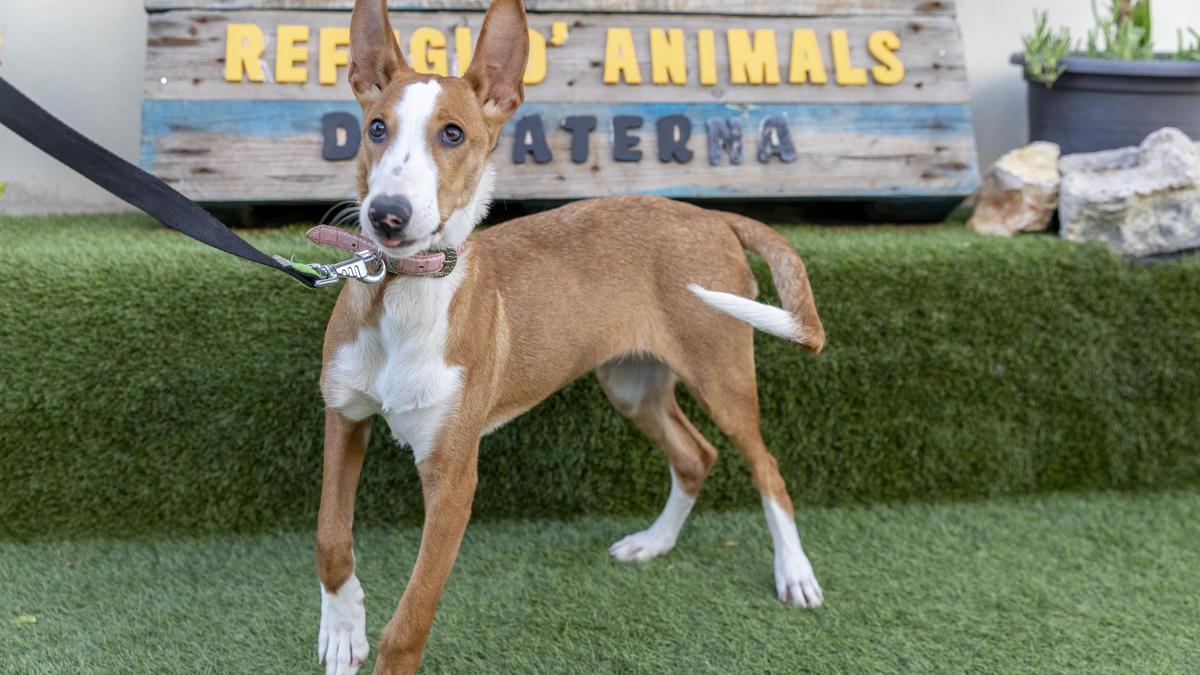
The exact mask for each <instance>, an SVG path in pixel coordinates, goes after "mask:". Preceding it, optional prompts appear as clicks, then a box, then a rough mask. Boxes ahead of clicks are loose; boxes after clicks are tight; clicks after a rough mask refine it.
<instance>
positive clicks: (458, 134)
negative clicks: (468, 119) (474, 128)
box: [442, 124, 467, 148]
mask: <svg viewBox="0 0 1200 675" xmlns="http://www.w3.org/2000/svg"><path fill="white" fill-rule="evenodd" d="M466 138H467V135H466V133H464V132H463V130H462V127H460V126H458V125H457V124H447V125H446V126H445V127H442V144H443V145H446V146H449V147H451V148H453V147H456V146H459V145H462V142H463V141H464V140H466Z"/></svg>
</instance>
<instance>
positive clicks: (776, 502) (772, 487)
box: [677, 328, 823, 607]
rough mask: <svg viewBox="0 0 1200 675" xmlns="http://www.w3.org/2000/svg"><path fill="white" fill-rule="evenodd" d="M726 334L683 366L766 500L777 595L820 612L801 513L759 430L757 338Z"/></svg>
mask: <svg viewBox="0 0 1200 675" xmlns="http://www.w3.org/2000/svg"><path fill="white" fill-rule="evenodd" d="M739 330H742V331H743V333H742V335H744V337H742V336H740V335H738V334H736V333H733V331H732V330H731V331H726V333H725V336H727V337H728V339H726V340H714V341H707V342H701V341H691V342H690V344H689V347H690V348H689V351H688V353H686V360H685V362H683V363H679V364H678V368H677V370H678V372H679V376H680V377H682V378H683V381H684V383H685V384H686V386H688V389H689V390H690V392H691V394H692V396H695V399H696V401H697V402H698V404H700V405H701V407H702V408H704V411H706V412H708V414H709V417H712V419H713V422H715V423H716V426H719V428H720V429H721V431H722V432H724V434H725V435H726V436H727V437H728V438H730V441H731V442H732V443H733V446H734V447H737V449H738V450H739V452H740V453H742V456H744V458H745V460H746V465H748V466H749V468H750V477H751V480H752V482H754V486H755V489H756V490H757V491H758V495H760V496H761V497H762V508H763V512H764V513H766V515H767V527H768V528H769V530H770V538H772V540H773V543H774V546H775V590H776V592H778V593H779V599H780V601H782V602H785V603H788V604H792V605H796V607H818V605H820V604H821V603H822V602H823V597H822V592H821V586H820V585H818V584H817V579H816V577H815V575H814V573H812V565H811V563H810V562H809V558H808V556H806V555H805V554H804V549H803V548H802V546H800V534H799V532H798V531H797V528H796V514H794V512H793V509H792V500H791V497H790V496H788V495H787V486H786V485H785V484H784V477H782V476H780V473H779V462H778V461H776V460H775V458H774V456H772V454H770V453H769V452H768V450H767V446H766V443H763V441H762V431H761V430H760V426H758V386H757V382H756V374H755V363H754V341H752V340H754V337H752V334H751V333H750V330H749V329H742V328H739Z"/></svg>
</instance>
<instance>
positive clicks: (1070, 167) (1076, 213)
mask: <svg viewBox="0 0 1200 675" xmlns="http://www.w3.org/2000/svg"><path fill="white" fill-rule="evenodd" d="M1059 169H1060V171H1061V172H1062V174H1063V182H1062V199H1061V203H1060V205H1059V219H1060V220H1061V221H1062V230H1061V234H1062V236H1063V238H1065V239H1069V240H1071V241H1076V242H1087V241H1099V242H1103V243H1104V244H1106V245H1108V247H1109V248H1111V249H1112V250H1114V251H1116V252H1117V253H1120V254H1122V255H1127V256H1137V257H1140V256H1147V255H1156V254H1162V253H1172V252H1175V251H1182V250H1186V249H1191V248H1197V247H1200V146H1197V145H1196V144H1194V143H1193V142H1192V141H1191V139H1189V138H1188V137H1187V136H1186V135H1185V134H1184V133H1183V132H1182V131H1180V130H1178V129H1172V128H1166V129H1160V130H1158V131H1156V132H1154V133H1153V134H1150V135H1149V136H1147V137H1146V140H1144V141H1142V144H1141V145H1140V146H1139V147H1136V148H1123V149H1121V150H1109V151H1105V152H1096V153H1086V154H1081V155H1071V156H1067V157H1064V158H1063V159H1062V161H1061V162H1060V163H1059Z"/></svg>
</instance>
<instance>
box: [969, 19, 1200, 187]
mask: <svg viewBox="0 0 1200 675" xmlns="http://www.w3.org/2000/svg"><path fill="white" fill-rule="evenodd" d="M1108 2H1109V0H1098V2H1097V5H1101V6H1103V5H1106V4H1107V3H1108ZM1151 7H1152V8H1153V11H1154V21H1155V25H1154V44H1155V46H1156V47H1157V48H1158V49H1159V50H1168V49H1169V50H1172V51H1173V50H1174V49H1175V47H1176V45H1177V44H1178V42H1179V41H1178V39H1177V37H1176V35H1175V30H1176V28H1177V27H1180V26H1192V27H1195V28H1196V29H1197V30H1200V0H1151ZM1035 8H1036V9H1039V10H1044V11H1048V12H1050V23H1051V24H1052V25H1054V26H1063V25H1065V26H1068V27H1070V29H1071V35H1072V36H1073V37H1074V38H1076V39H1085V38H1086V37H1087V29H1088V28H1090V27H1091V26H1092V25H1093V23H1094V22H1093V20H1092V9H1091V2H1090V0H958V20H959V25H960V26H961V27H962V34H963V43H964V44H965V45H966V51H967V76H968V77H970V78H971V108H972V112H973V114H974V118H975V138H976V141H977V142H978V144H979V160H980V163H981V164H982V166H984V167H987V166H989V165H990V164H991V163H992V162H993V161H995V160H996V158H997V157H999V156H1000V155H1001V154H1003V153H1005V152H1006V151H1008V150H1010V149H1012V148H1014V147H1016V146H1018V145H1022V144H1024V143H1025V142H1026V141H1028V139H1029V124H1028V119H1027V118H1026V114H1025V83H1024V81H1022V80H1021V71H1020V70H1019V69H1018V67H1017V66H1013V65H1009V63H1008V59H1009V57H1010V56H1011V55H1012V53H1013V52H1015V51H1019V50H1020V49H1021V35H1024V34H1026V33H1029V32H1031V31H1032V29H1033V11H1034V9H1035ZM1198 140H1200V139H1198Z"/></svg>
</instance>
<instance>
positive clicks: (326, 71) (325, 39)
mask: <svg viewBox="0 0 1200 675" xmlns="http://www.w3.org/2000/svg"><path fill="white" fill-rule="evenodd" d="M349 47H350V29H349V28H322V29H321V47H320V52H319V58H318V61H317V63H318V64H319V65H318V69H319V70H318V75H317V81H318V82H320V83H321V84H324V85H331V84H337V83H338V68H341V67H343V66H348V65H350V50H349Z"/></svg>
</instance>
